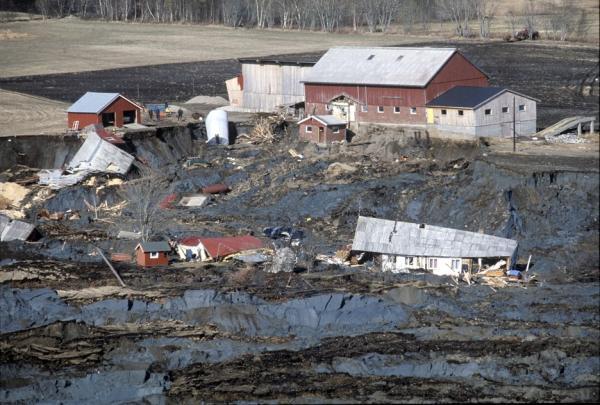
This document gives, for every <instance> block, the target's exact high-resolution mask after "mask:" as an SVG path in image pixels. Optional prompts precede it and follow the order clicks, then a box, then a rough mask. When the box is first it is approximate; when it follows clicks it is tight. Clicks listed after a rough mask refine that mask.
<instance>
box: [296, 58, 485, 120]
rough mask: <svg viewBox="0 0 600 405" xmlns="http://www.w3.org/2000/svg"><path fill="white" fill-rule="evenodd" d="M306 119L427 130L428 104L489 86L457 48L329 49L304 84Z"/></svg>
mask: <svg viewBox="0 0 600 405" xmlns="http://www.w3.org/2000/svg"><path fill="white" fill-rule="evenodd" d="M303 82H304V94H305V98H306V110H305V111H306V113H307V114H313V115H319V114H333V115H335V116H337V117H338V118H340V119H342V120H345V121H346V122H348V124H349V127H352V124H353V123H374V124H402V125H406V124H408V125H425V124H426V122H427V118H428V117H427V115H426V114H427V112H426V107H425V106H426V104H427V103H428V102H430V101H431V100H433V99H434V98H436V97H438V96H439V95H440V94H442V93H444V92H446V91H447V90H449V89H451V88H452V87H455V86H476V87H486V86H489V82H488V76H487V75H486V74H485V73H484V72H482V71H481V70H480V69H479V68H478V67H477V66H475V65H474V64H473V63H472V62H471V61H469V60H468V59H467V58H466V57H465V56H464V55H463V54H461V53H460V52H459V51H458V50H457V49H455V48H409V47H407V48H400V47H385V48H367V47H336V48H331V49H329V51H327V53H325V55H323V57H321V59H319V61H318V62H317V64H316V65H315V66H313V68H312V69H311V70H310V72H309V73H308V75H307V76H306V77H305V78H304V80H303Z"/></svg>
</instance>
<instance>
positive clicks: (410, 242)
mask: <svg viewBox="0 0 600 405" xmlns="http://www.w3.org/2000/svg"><path fill="white" fill-rule="evenodd" d="M394 230H395V234H393V237H392V243H389V242H388V241H389V236H390V234H392V232H394ZM415 235H416V236H415ZM516 248H517V241H515V240H512V239H507V238H501V237H498V236H492V235H485V234H480V233H475V232H468V231H463V230H458V229H452V228H442V227H438V226H432V225H425V228H420V225H419V224H415V223H410V222H402V221H390V220H385V219H378V218H368V217H359V218H358V223H357V226H356V233H355V235H354V240H353V243H352V250H355V251H366V252H374V253H383V254H394V255H404V256H438V257H465V258H469V257H473V258H477V257H509V256H512V255H513V254H514V253H515V250H516Z"/></svg>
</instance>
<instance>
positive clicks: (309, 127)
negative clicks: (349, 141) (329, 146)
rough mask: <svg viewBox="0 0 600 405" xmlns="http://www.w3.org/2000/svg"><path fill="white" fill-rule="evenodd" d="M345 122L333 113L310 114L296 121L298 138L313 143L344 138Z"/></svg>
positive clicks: (343, 139)
mask: <svg viewBox="0 0 600 405" xmlns="http://www.w3.org/2000/svg"><path fill="white" fill-rule="evenodd" d="M346 125H347V124H346V122H345V121H342V120H341V119H339V118H337V117H336V116H334V115H311V116H309V117H306V118H304V119H303V120H300V121H298V134H299V137H300V139H304V140H306V141H310V142H314V143H321V144H323V143H331V142H334V141H345V140H346Z"/></svg>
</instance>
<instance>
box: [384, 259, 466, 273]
mask: <svg viewBox="0 0 600 405" xmlns="http://www.w3.org/2000/svg"><path fill="white" fill-rule="evenodd" d="M463 263H466V261H464V260H463V259H461V258H460V257H420V256H394V255H381V270H382V271H391V272H392V273H408V272H410V271H411V270H417V269H426V270H430V271H431V272H432V273H433V274H435V275H438V276H457V275H459V274H460V272H461V269H462V265H463Z"/></svg>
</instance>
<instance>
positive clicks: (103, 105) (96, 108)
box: [67, 91, 142, 129]
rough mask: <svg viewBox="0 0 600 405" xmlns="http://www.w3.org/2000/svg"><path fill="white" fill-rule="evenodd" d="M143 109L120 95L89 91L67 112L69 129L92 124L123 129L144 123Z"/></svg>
mask: <svg viewBox="0 0 600 405" xmlns="http://www.w3.org/2000/svg"><path fill="white" fill-rule="evenodd" d="M141 112H142V107H140V106H139V105H137V104H136V103H134V102H133V101H131V100H129V99H127V98H125V97H123V96H122V95H120V94H119V93H95V92H91V91H88V92H87V93H85V94H84V95H83V96H81V98H80V99H79V100H77V101H76V102H75V103H74V104H73V105H72V106H71V107H69V109H68V110H67V117H68V125H69V128H72V129H79V128H84V127H86V126H88V125H90V124H101V125H102V126H104V127H122V126H123V125H125V124H133V123H138V124H139V123H141V122H142V114H141Z"/></svg>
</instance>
